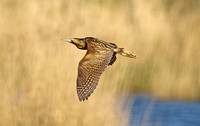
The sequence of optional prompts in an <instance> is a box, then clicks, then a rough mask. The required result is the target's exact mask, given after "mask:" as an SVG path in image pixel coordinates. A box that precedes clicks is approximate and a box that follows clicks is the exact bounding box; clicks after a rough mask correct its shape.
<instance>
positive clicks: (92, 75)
mask: <svg viewBox="0 0 200 126" xmlns="http://www.w3.org/2000/svg"><path fill="white" fill-rule="evenodd" d="M113 53H114V52H113V51H108V50H101V51H98V52H92V51H90V52H89V51H88V52H87V53H86V55H85V56H84V57H83V59H82V60H81V61H80V62H79V66H78V78H77V94H78V98H79V100H80V101H82V100H83V101H84V100H85V99H86V100H87V99H88V97H89V96H90V95H91V94H92V93H93V91H94V89H95V88H96V86H97V84H98V82H99V79H100V76H101V74H102V73H103V71H104V70H105V69H106V67H107V66H108V64H109V63H110V61H111V58H112V56H113Z"/></svg>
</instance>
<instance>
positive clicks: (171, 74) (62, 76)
mask: <svg viewBox="0 0 200 126" xmlns="http://www.w3.org/2000/svg"><path fill="white" fill-rule="evenodd" d="M199 5H200V4H199V2H198V1H195V0H192V2H191V3H190V2H188V3H186V4H185V3H184V1H183V3H181V2H180V1H179V2H172V1H171V2H170V1H165V0H163V1H159V0H153V1H145V0H136V1H132V0H127V1H120V0H119V1H117V2H116V1H114V0H107V1H101V0H97V1H91V0H82V1H81V0H80V1H79V0H68V1H65V0H51V1H47V0H33V1H28V0H1V1H0V13H1V18H0V28H1V30H0V68H1V69H0V99H1V100H0V117H1V118H0V125H6V126H22V125H29V126H35V125H39V126H41V125H43V126H46V125H47V126H49V125H54V126H59V125H62V126H63V125H77V126H80V125H83V126H84V125H87V126H90V125H91V126H93V125H95V126H102V125H108V126H111V125H114V126H116V125H123V126H124V125H127V124H128V112H126V111H125V112H122V113H119V111H120V107H121V106H122V105H123V101H120V102H119V103H116V99H115V97H117V96H119V95H116V91H119V92H120V94H121V95H122V94H125V93H126V92H127V89H131V90H130V91H148V92H152V93H153V94H155V96H158V97H161V98H179V99H200V94H199V92H200V83H199V82H200V81H199V77H200V67H199V66H200V58H199V57H198V55H199V54H198V53H197V52H198V48H199V47H200V46H199V40H200V36H199V33H200V25H199V22H200V17H199ZM85 36H94V37H98V38H101V39H104V40H107V41H113V42H115V43H116V44H118V46H120V47H124V48H126V49H127V50H134V51H135V52H136V54H137V55H138V56H139V58H138V60H130V59H128V58H123V57H120V56H118V61H117V62H116V63H115V64H114V65H113V66H112V67H109V68H108V69H107V70H106V72H105V73H104V75H103V76H102V78H101V80H100V83H99V85H98V88H97V89H96V90H95V92H94V94H93V95H92V96H91V97H90V98H89V100H88V101H86V102H83V103H80V102H79V101H78V99H77V96H76V92H75V90H76V89H75V88H76V85H75V83H76V76H77V65H78V62H79V61H80V59H81V58H82V57H83V55H84V54H85V51H80V50H77V49H76V47H75V46H72V45H69V44H67V43H63V42H61V41H60V38H63V37H65V38H71V37H85ZM110 78H112V79H110Z"/></svg>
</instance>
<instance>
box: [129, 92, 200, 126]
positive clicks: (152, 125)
mask: <svg viewBox="0 0 200 126" xmlns="http://www.w3.org/2000/svg"><path fill="white" fill-rule="evenodd" d="M130 118H131V119H130V126H200V102H176V101H158V100H153V99H152V98H150V97H146V96H136V97H135V98H134V103H133V108H132V110H131V117H130Z"/></svg>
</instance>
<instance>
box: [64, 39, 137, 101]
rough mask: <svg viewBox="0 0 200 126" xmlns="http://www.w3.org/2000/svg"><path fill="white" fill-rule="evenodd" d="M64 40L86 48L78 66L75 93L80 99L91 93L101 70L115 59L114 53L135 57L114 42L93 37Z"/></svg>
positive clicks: (86, 97)
mask: <svg viewBox="0 0 200 126" xmlns="http://www.w3.org/2000/svg"><path fill="white" fill-rule="evenodd" d="M64 41H67V42H70V43H72V44H74V45H76V47H77V48H79V49H83V50H87V53H86V55H85V56H84V57H83V59H82V60H81V61H80V62H79V66H78V77H77V94H78V98H79V100H80V101H82V100H83V101H84V100H85V99H86V100H87V99H88V97H89V96H90V95H91V94H92V93H93V91H94V89H95V88H96V86H97V84H98V82H99V79H100V76H101V74H102V73H103V71H104V70H105V69H106V67H107V66H109V65H112V64H113V63H114V62H115V61H116V59H117V58H116V54H120V55H122V56H126V57H130V58H136V56H135V55H133V54H132V52H125V51H124V50H123V48H118V47H117V45H116V44H114V43H108V42H105V41H103V40H100V39H97V38H93V37H86V38H73V39H64Z"/></svg>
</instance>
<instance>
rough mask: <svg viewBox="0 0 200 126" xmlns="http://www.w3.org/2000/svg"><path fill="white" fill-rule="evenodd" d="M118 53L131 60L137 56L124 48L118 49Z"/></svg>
mask: <svg viewBox="0 0 200 126" xmlns="http://www.w3.org/2000/svg"><path fill="white" fill-rule="evenodd" d="M114 51H115V52H116V53H118V54H120V55H122V56H125V57H129V58H136V55H135V54H133V52H130V51H124V48H117V49H115V50H114Z"/></svg>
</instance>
